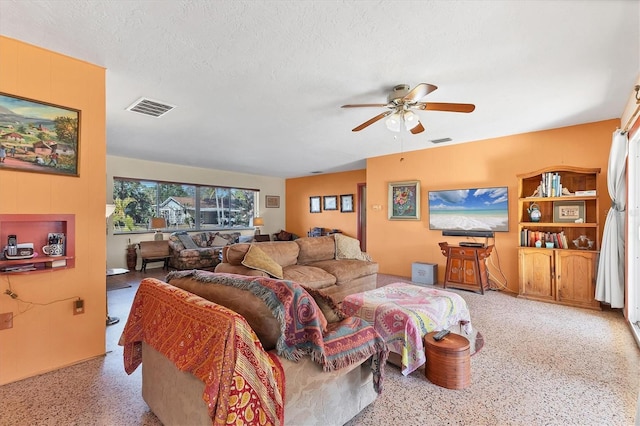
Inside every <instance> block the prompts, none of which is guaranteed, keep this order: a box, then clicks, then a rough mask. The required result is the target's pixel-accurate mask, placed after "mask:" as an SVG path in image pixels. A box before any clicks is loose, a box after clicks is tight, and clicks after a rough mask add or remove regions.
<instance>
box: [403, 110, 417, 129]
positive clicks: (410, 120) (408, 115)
mask: <svg viewBox="0 0 640 426" xmlns="http://www.w3.org/2000/svg"><path fill="white" fill-rule="evenodd" d="M403 118H404V126H405V127H406V128H407V130H411V129H413V128H414V127H416V126H417V125H418V124H419V123H420V120H418V116H417V115H416V114H414V113H413V112H411V111H405V112H404V115H403Z"/></svg>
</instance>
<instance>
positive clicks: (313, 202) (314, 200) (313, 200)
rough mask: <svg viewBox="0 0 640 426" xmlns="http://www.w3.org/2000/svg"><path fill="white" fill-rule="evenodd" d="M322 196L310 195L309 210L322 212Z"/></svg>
mask: <svg viewBox="0 0 640 426" xmlns="http://www.w3.org/2000/svg"><path fill="white" fill-rule="evenodd" d="M320 211H321V210H320V196H319V195H318V196H313V197H309V212H311V213H320Z"/></svg>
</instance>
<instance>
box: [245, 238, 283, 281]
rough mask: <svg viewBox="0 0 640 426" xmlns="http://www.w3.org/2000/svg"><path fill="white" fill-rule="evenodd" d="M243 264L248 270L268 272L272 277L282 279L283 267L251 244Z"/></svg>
mask: <svg viewBox="0 0 640 426" xmlns="http://www.w3.org/2000/svg"><path fill="white" fill-rule="evenodd" d="M242 264H243V265H244V266H246V267H247V268H251V269H257V270H258V271H262V272H266V273H267V274H269V275H271V276H272V277H275V278H279V279H282V266H280V265H279V264H278V263H277V262H276V261H275V260H273V259H272V258H270V257H269V255H267V254H266V253H265V252H263V251H262V250H261V249H260V248H259V247H258V246H256V245H253V244H251V246H250V247H249V250H247V254H245V255H244V259H242Z"/></svg>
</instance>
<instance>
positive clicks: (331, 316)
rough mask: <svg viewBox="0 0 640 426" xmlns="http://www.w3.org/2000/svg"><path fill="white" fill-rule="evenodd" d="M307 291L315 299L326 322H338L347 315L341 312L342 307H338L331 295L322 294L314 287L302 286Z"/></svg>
mask: <svg viewBox="0 0 640 426" xmlns="http://www.w3.org/2000/svg"><path fill="white" fill-rule="evenodd" d="M302 287H303V288H304V289H305V290H307V293H309V294H310V295H311V297H313V300H315V301H316V305H318V307H319V308H320V310H321V311H322V313H323V314H324V317H325V318H326V319H327V322H328V323H333V322H340V321H342V320H343V319H345V318H347V316H346V315H345V314H344V312H342V309H340V308H339V307H338V305H337V304H336V302H335V301H334V300H333V299H332V298H331V296H327V295H326V294H322V293H321V292H319V291H318V290H316V289H314V288H309V287H305V286H302Z"/></svg>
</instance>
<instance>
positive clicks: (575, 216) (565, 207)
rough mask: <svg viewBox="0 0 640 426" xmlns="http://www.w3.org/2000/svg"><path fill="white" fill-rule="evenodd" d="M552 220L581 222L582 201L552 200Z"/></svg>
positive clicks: (582, 217)
mask: <svg viewBox="0 0 640 426" xmlns="http://www.w3.org/2000/svg"><path fill="white" fill-rule="evenodd" d="M553 221H554V222H560V223H562V222H565V223H583V222H584V201H554V202H553Z"/></svg>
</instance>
